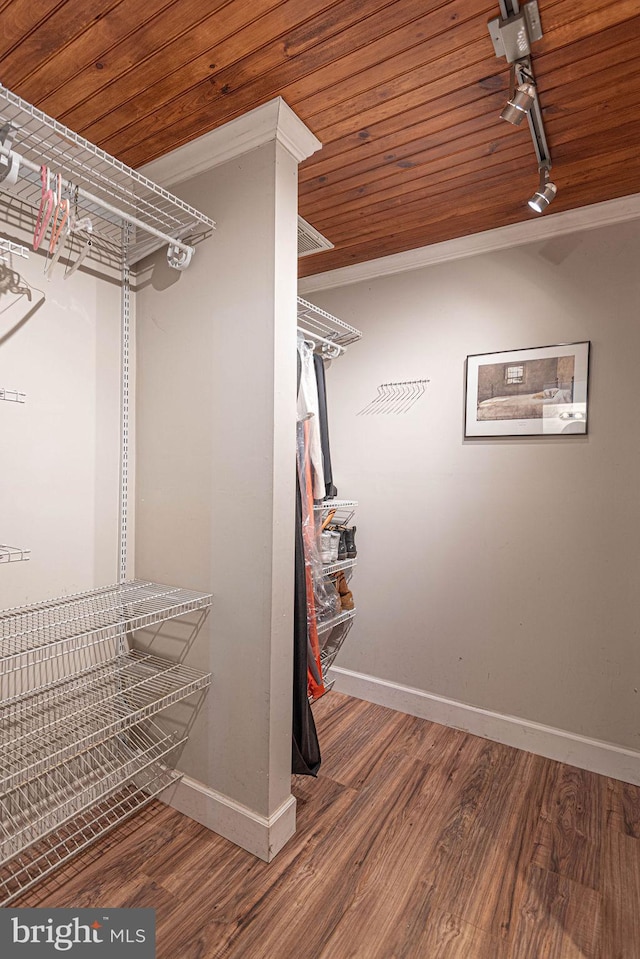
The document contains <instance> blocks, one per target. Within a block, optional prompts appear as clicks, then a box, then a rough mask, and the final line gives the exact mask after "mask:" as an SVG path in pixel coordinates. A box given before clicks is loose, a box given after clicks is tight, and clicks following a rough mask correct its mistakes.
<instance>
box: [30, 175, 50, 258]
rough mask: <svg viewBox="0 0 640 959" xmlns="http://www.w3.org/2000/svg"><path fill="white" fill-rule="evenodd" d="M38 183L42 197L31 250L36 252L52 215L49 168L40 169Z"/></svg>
mask: <svg viewBox="0 0 640 959" xmlns="http://www.w3.org/2000/svg"><path fill="white" fill-rule="evenodd" d="M40 182H41V184H42V196H41V197H40V208H39V210H38V216H37V218H36V226H35V230H34V232H33V249H34V250H37V249H38V248H39V247H40V244H41V243H42V241H43V240H44V237H45V233H46V232H47V228H48V226H49V220H50V219H51V214H52V213H53V204H54V200H55V198H54V195H53V190H52V189H51V175H50V173H49V167H46V166H41V167H40Z"/></svg>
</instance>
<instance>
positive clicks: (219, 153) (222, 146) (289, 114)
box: [139, 97, 322, 186]
mask: <svg viewBox="0 0 640 959" xmlns="http://www.w3.org/2000/svg"><path fill="white" fill-rule="evenodd" d="M272 140H277V141H278V142H279V143H281V144H282V145H283V146H284V147H285V148H286V149H287V150H288V151H289V153H290V154H291V155H292V156H293V157H294V159H295V160H296V161H297V162H298V163H301V162H302V160H305V159H306V158H307V157H310V156H311V155H312V153H315V152H316V151H317V150H319V149H320V148H321V147H322V144H321V142H320V140H318V138H317V137H316V136H315V135H314V134H313V133H312V132H311V130H310V129H309V128H308V127H307V126H306V125H305V124H304V123H303V122H302V120H301V119H300V118H299V117H298V116H297V115H296V114H295V113H294V112H293V110H292V109H291V107H290V106H288V105H287V103H285V101H284V100H283V99H282V97H275V98H274V99H273V100H269V102H268V103H264V104H263V105H262V106H260V107H256V108H255V109H254V110H250V111H249V112H248V113H245V114H243V115H242V116H241V117H237V118H236V119H235V120H230V121H229V122H228V123H225V124H224V125H223V126H221V127H217V129H215V130H211V131H210V132H209V133H205V134H203V136H201V137H198V138H197V139H196V140H192V141H191V142H190V143H185V144H184V145H183V146H181V147H178V148H177V149H176V150H172V151H171V153H167V154H165V156H162V157H158V159H157V160H152V161H151V163H147V164H145V166H143V167H141V168H140V171H139V172H140V173H142V174H143V175H144V176H147V177H149V179H151V180H155V182H156V183H159V184H160V185H162V186H168V185H169V184H171V185H175V184H177V183H182V181H183V180H188V179H190V178H191V177H193V176H196V174H198V173H204V171H205V170H211V169H213V168H214V167H216V166H219V165H220V164H221V163H226V162H227V160H232V159H234V157H239V156H242V155H243V154H244V153H248V152H249V151H250V150H255V149H256V148H257V147H260V146H262V145H263V144H265V143H269V142H270V141H272Z"/></svg>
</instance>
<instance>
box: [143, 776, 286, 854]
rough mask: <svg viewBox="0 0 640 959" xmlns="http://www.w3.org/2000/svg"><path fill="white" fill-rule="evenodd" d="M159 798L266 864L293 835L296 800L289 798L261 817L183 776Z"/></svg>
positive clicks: (194, 780)
mask: <svg viewBox="0 0 640 959" xmlns="http://www.w3.org/2000/svg"><path fill="white" fill-rule="evenodd" d="M161 798H162V800H163V802H165V803H167V805H168V806H172V807H173V808H174V809H177V810H178V812H181V813H184V815H185V816H188V817H189V818H190V819H195V821H196V822H199V823H202V825H203V826H206V827H207V829H211V830H212V831H213V832H216V833H218V834H219V835H220V836H224V838H225V839H229V840H231V842H234V843H235V844H236V845H237V846H241V848H242V849H246V850H247V852H250V853H253V855H254V856H257V857H258V858H259V859H263V860H264V861H265V862H271V860H272V859H273V858H274V857H275V856H277V854H278V853H279V852H280V850H281V849H282V847H283V846H284V844H285V843H286V842H288V841H289V839H291V837H292V836H293V834H294V833H295V831H296V799H295V796H289V797H288V798H287V799H286V800H285V801H284V802H283V803H282V805H281V806H280V807H279V808H278V809H276V811H275V812H274V813H273V814H272V815H271V816H268V817H267V816H261V815H260V814H259V813H257V812H255V811H254V810H253V809H249V808H248V807H247V806H243V805H241V804H240V803H237V802H235V801H234V800H233V799H229V797H228V796H224V795H223V794H222V793H219V792H216V791H215V789H210V788H209V787H208V786H205V784H204V783H201V782H198V780H197V779H191V777H190V776H183V778H182V779H181V780H180V782H179V783H176V785H175V786H171V787H170V788H169V789H167V790H166V791H165V792H164V793H163V794H162V797H161Z"/></svg>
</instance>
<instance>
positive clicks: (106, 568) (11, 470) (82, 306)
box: [0, 241, 120, 609]
mask: <svg viewBox="0 0 640 959" xmlns="http://www.w3.org/2000/svg"><path fill="white" fill-rule="evenodd" d="M23 242H28V241H23ZM44 263H45V258H44V256H42V255H40V254H35V253H31V255H30V257H29V259H28V260H23V259H20V258H17V257H14V258H13V260H12V262H10V263H9V264H8V265H6V266H4V267H3V266H2V265H0V275H4V276H6V271H7V270H12V271H15V272H16V273H17V274H18V276H19V279H18V281H17V287H20V288H22V289H24V290H26V289H29V291H30V296H31V300H30V301H29V299H28V296H27V294H26V292H25V293H22V294H14V293H11V292H10V291H9V290H8V288H7V286H6V285H4V284H3V286H2V292H0V386H3V387H6V388H9V389H17V390H21V391H23V392H25V393H26V394H27V400H26V403H25V404H24V405H22V404H16V403H7V402H0V461H1V464H2V466H1V468H0V543H8V544H10V545H16V546H24V547H28V548H30V549H31V551H32V552H31V559H30V560H29V562H23V563H9V564H2V565H0V608H2V609H6V608H7V607H11V606H18V605H23V604H25V603H34V602H40V601H42V600H45V599H51V598H53V597H55V596H64V595H68V594H70V593H76V592H80V591H82V590H87V589H91V588H92V587H94V586H105V585H108V584H109V583H115V582H116V581H117V579H118V498H119V472H118V464H119V451H120V283H119V280H118V281H117V282H110V281H109V280H107V279H100V278H99V277H98V276H96V275H93V274H92V272H90V271H87V270H85V269H84V268H83V269H82V270H79V271H78V272H77V273H76V274H75V275H74V276H73V277H72V278H70V279H69V280H68V281H65V280H64V279H63V274H64V262H59V263H58V265H57V268H56V269H55V271H54V272H53V274H52V278H51V279H50V280H48V279H47V278H46V277H45V276H44V274H43V266H44ZM14 285H16V284H14Z"/></svg>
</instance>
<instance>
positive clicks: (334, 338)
mask: <svg viewBox="0 0 640 959" xmlns="http://www.w3.org/2000/svg"><path fill="white" fill-rule="evenodd" d="M298 332H299V333H301V334H302V335H303V336H304V338H305V339H308V340H311V341H312V342H313V343H314V344H315V346H316V349H317V350H318V352H320V353H324V354H325V355H327V356H329V357H336V356H340V355H341V354H342V353H344V351H345V350H346V348H347V347H348V346H350V345H351V344H352V343H355V342H357V340H359V339H360V338H361V337H362V333H361V332H360V330H356V328H355V326H350V325H349V324H348V323H345V322H344V320H339V319H338V317H337V316H333V315H332V314H331V313H327V312H326V310H322V309H320V307H319V306H314V305H313V303H309V301H308V300H303V298H302V297H301V296H299V297H298Z"/></svg>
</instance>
